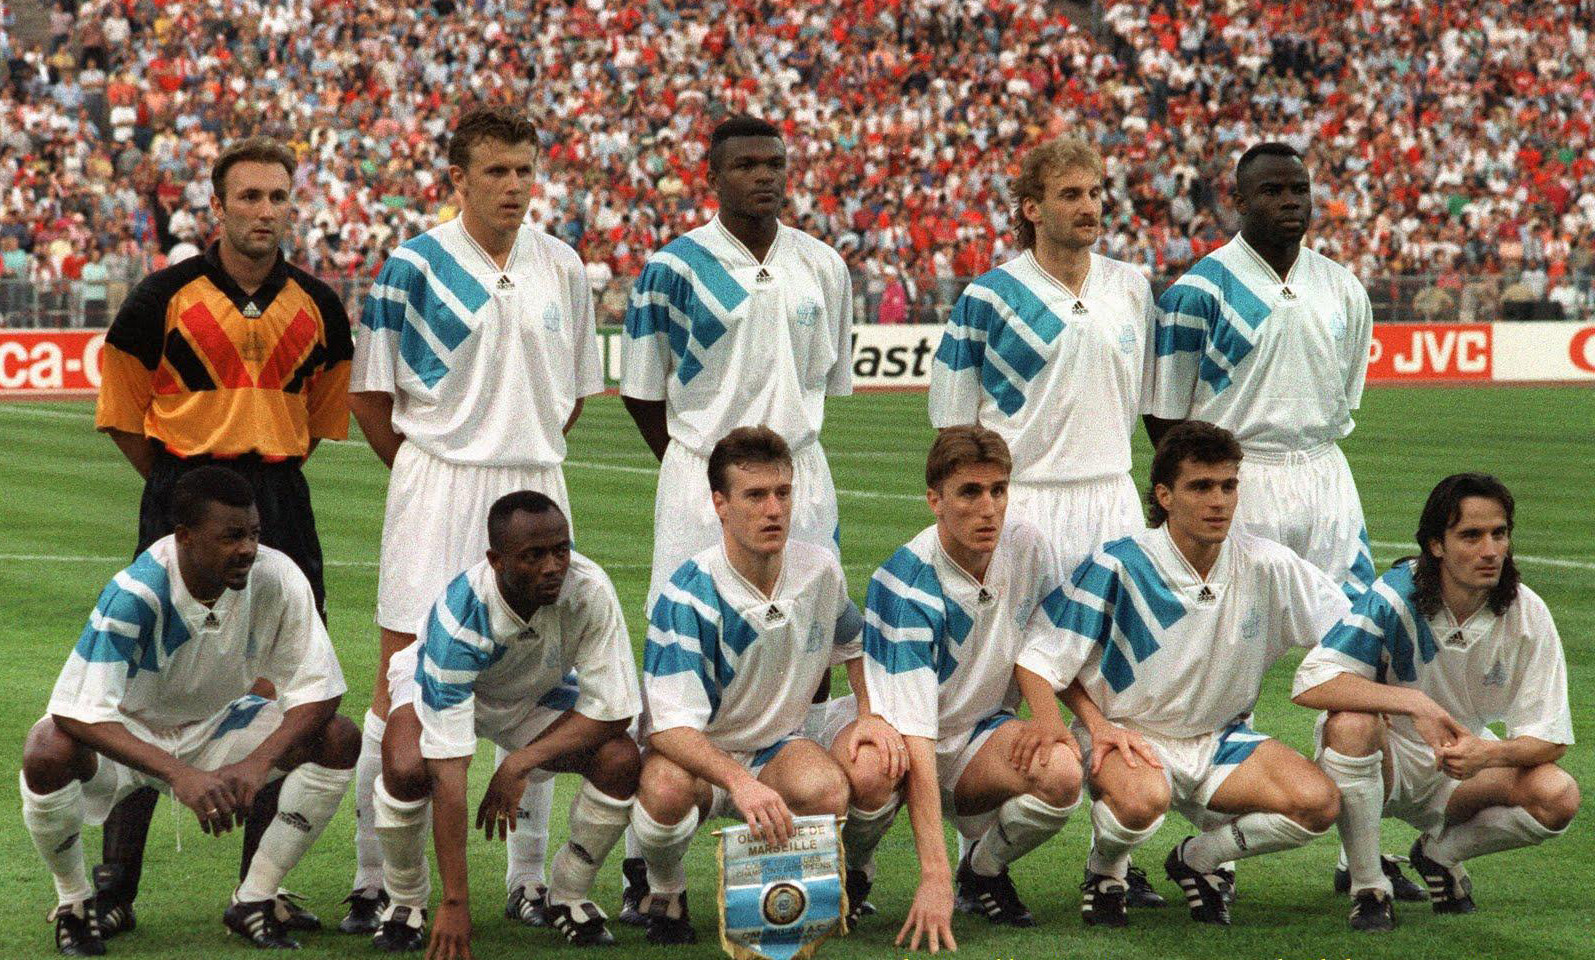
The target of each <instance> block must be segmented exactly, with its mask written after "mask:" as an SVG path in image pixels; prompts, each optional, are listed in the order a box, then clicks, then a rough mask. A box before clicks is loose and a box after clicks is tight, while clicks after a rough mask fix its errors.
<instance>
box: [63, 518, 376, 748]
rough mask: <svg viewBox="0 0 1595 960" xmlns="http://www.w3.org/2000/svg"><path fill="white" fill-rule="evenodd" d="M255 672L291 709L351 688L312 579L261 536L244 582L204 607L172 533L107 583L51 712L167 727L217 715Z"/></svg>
mask: <svg viewBox="0 0 1595 960" xmlns="http://www.w3.org/2000/svg"><path fill="white" fill-rule="evenodd" d="M257 677H264V678H266V679H267V680H270V681H271V682H272V684H273V685H274V686H275V687H276V688H277V703H278V705H279V706H280V707H281V708H282V709H283V710H284V711H287V710H292V709H293V708H294V707H298V706H302V705H304V704H307V703H319V702H321V701H324V700H332V699H335V698H337V697H340V696H342V695H343V693H344V691H345V690H346V689H348V688H347V687H346V686H345V685H344V682H343V671H342V669H340V668H339V666H338V658H337V656H336V654H334V653H333V651H332V641H331V640H330V639H328V637H327V628H326V626H324V625H323V624H322V622H321V617H320V616H319V615H318V614H317V613H316V602H315V598H314V597H313V596H312V595H311V593H310V581H308V580H306V579H305V575H304V574H303V573H301V572H300V570H299V567H298V566H297V565H296V564H295V563H294V562H293V561H292V560H290V559H289V558H288V556H287V555H286V554H283V553H281V552H279V551H276V550H273V549H272V548H270V547H266V546H262V547H260V549H259V552H258V553H256V555H255V565H254V566H253V567H252V568H251V569H250V571H249V581H248V583H246V584H245V586H244V588H243V589H242V590H225V591H223V592H222V595H221V596H220V597H219V598H218V599H217V600H216V602H215V603H213V604H211V605H210V606H208V607H207V606H205V605H204V604H202V603H200V602H199V601H198V600H195V599H194V598H193V596H191V595H190V594H189V592H188V587H187V586H186V585H185V584H184V583H183V576H182V574H181V573H179V572H178V567H177V540H176V537H175V536H173V535H167V536H165V537H162V538H161V539H159V540H157V541H155V542H154V543H153V544H151V545H150V548H149V549H148V550H146V551H144V552H143V553H141V554H139V555H138V559H136V560H134V561H133V563H132V565H131V566H129V567H127V568H126V569H124V570H122V571H121V572H120V573H118V574H117V575H116V576H115V577H114V578H112V580H111V582H110V583H109V584H107V585H106V587H105V589H104V590H102V591H101V592H100V598H99V600H98V601H97V602H96V603H95V604H94V612H93V613H90V614H89V622H88V625H87V626H85V627H84V628H83V633H82V635H81V636H79V637H78V642H77V646H76V647H75V648H73V650H72V653H71V655H70V656H68V657H67V661H66V666H65V667H64V668H62V670H61V676H60V678H59V679H58V680H56V682H55V690H54V692H52V693H51V694H50V706H49V712H50V713H51V714H55V715H59V716H63V717H70V718H72V719H74V720H80V721H82V722H83V723H108V722H109V723H119V722H121V721H122V720H124V719H131V720H133V721H135V722H137V723H139V724H142V725H143V726H144V727H146V728H148V729H149V730H151V731H153V732H155V733H157V734H163V735H164V734H166V733H170V732H176V731H179V730H180V729H181V728H182V727H185V726H188V725H190V724H196V723H203V722H204V721H206V720H209V719H211V718H212V717H214V716H216V714H217V713H219V712H221V711H222V710H224V709H226V708H227V706H228V705H229V704H231V703H232V702H233V701H234V700H237V699H238V698H239V697H242V696H243V695H245V694H247V693H248V692H249V689H250V687H251V686H253V685H254V683H255V679H256V678H257ZM222 732H226V731H222Z"/></svg>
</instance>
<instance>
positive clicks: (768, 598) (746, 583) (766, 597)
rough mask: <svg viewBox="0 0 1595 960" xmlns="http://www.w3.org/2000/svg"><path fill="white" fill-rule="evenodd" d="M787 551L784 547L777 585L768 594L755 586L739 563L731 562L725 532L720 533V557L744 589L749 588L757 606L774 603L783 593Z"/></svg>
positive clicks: (776, 579) (776, 577)
mask: <svg viewBox="0 0 1595 960" xmlns="http://www.w3.org/2000/svg"><path fill="white" fill-rule="evenodd" d="M786 553H787V551H786V547H782V548H781V569H780V570H779V571H777V573H776V575H775V586H774V587H772V588H771V589H770V592H769V593H768V594H766V593H765V592H764V591H763V590H760V589H759V588H758V587H757V586H755V585H754V583H753V581H752V580H749V579H748V578H747V577H744V576H743V575H742V571H741V570H738V569H737V565H736V564H734V563H732V562H731V557H730V555H729V554H727V553H726V542H725V534H724V533H722V534H721V535H720V559H721V560H724V561H725V565H726V569H727V570H730V571H731V576H732V577H733V578H735V580H736V582H737V583H740V584H742V587H743V589H745V590H747V591H748V593H749V595H751V596H752V597H753V598H754V600H755V601H757V602H756V603H754V604H753V606H755V607H760V606H763V605H765V604H767V603H774V602H775V598H776V597H779V596H780V595H781V586H782V585H783V584H785V583H786V568H787V566H788V564H787V562H786V561H787V556H786Z"/></svg>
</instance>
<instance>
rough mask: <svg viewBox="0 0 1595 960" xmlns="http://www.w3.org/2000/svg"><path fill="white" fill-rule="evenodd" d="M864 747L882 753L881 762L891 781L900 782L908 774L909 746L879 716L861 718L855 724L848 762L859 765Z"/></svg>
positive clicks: (901, 736)
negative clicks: (860, 754) (872, 748)
mask: <svg viewBox="0 0 1595 960" xmlns="http://www.w3.org/2000/svg"><path fill="white" fill-rule="evenodd" d="M864 746H873V747H874V748H875V749H877V750H879V751H880V752H881V761H882V762H883V763H884V764H885V765H886V776H887V777H889V778H890V779H892V780H899V779H901V778H902V776H903V774H905V773H907V772H908V744H907V743H906V742H905V741H904V740H903V735H902V734H900V733H898V732H897V728H896V727H893V726H892V725H891V724H889V723H887V722H886V719H885V718H884V717H882V716H880V715H879V714H874V713H872V714H869V715H868V716H863V717H859V718H858V722H857V723H855V724H853V733H852V743H850V744H849V745H848V750H847V758H848V760H849V761H850V762H852V763H857V762H858V752H859V749H860V748H862V747H864Z"/></svg>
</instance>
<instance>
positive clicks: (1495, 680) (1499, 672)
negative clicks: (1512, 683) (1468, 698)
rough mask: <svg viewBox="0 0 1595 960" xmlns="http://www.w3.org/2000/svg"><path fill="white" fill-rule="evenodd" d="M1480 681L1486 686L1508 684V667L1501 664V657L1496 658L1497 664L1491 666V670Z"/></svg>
mask: <svg viewBox="0 0 1595 960" xmlns="http://www.w3.org/2000/svg"><path fill="white" fill-rule="evenodd" d="M1480 682H1481V683H1483V684H1484V685H1485V686H1486V687H1504V686H1506V668H1505V667H1503V666H1501V660H1500V658H1499V657H1498V658H1496V661H1495V666H1493V667H1491V668H1490V672H1489V673H1486V674H1485V675H1484V679H1483V680H1482V681H1480Z"/></svg>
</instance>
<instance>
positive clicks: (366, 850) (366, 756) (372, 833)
mask: <svg viewBox="0 0 1595 960" xmlns="http://www.w3.org/2000/svg"><path fill="white" fill-rule="evenodd" d="M387 729H388V722H387V721H386V720H384V719H382V718H381V717H379V716H377V715H376V714H374V713H372V712H371V711H370V710H367V711H366V718H365V726H364V727H363V728H362V729H361V732H360V759H359V760H356V761H355V764H354V889H356V890H373V889H378V888H380V887H381V886H382V842H381V841H379V840H378V839H377V833H376V830H375V829H373V827H372V820H371V817H372V811H371V785H372V784H374V783H376V782H377V776H378V775H379V774H381V773H382V734H383V733H385V732H386V731H387Z"/></svg>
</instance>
